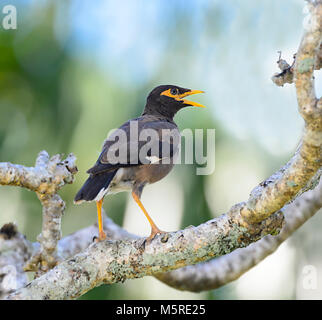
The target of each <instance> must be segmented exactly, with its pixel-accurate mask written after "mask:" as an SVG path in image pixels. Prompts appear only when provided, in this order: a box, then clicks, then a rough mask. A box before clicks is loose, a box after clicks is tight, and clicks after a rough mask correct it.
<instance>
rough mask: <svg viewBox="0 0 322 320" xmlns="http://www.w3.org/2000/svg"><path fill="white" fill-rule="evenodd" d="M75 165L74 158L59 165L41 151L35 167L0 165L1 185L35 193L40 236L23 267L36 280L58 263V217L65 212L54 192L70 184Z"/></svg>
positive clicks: (70, 156) (54, 157)
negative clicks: (39, 212) (36, 248)
mask: <svg viewBox="0 0 322 320" xmlns="http://www.w3.org/2000/svg"><path fill="white" fill-rule="evenodd" d="M75 161H76V158H75V156H74V155H73V154H70V155H69V156H68V157H67V158H66V159H65V160H64V161H62V159H61V156H60V155H55V156H53V157H52V158H49V155H48V153H47V152H46V151H41V152H40V153H39V154H38V157H37V160H36V164H35V167H25V166H21V165H16V164H11V163H0V185H11V186H19V187H24V188H27V189H29V190H32V191H35V192H36V194H37V196H38V198H39V200H40V202H41V204H42V212H43V224H42V233H41V234H40V235H39V236H38V238H37V239H38V241H39V242H40V247H39V251H38V252H37V253H35V254H34V255H33V256H32V257H31V259H30V260H29V261H28V262H27V264H26V266H25V270H26V271H36V272H37V276H38V275H40V274H43V273H45V272H47V271H48V270H49V269H51V268H52V267H53V266H55V265H56V263H57V256H56V246H57V242H58V240H59V239H60V238H61V217H62V215H63V213H64V209H65V203H64V201H63V200H62V199H61V198H60V196H59V195H58V194H57V192H58V190H59V189H60V188H61V187H62V186H64V185H65V184H66V183H72V182H73V179H74V174H75V173H76V172H77V167H76V165H75Z"/></svg>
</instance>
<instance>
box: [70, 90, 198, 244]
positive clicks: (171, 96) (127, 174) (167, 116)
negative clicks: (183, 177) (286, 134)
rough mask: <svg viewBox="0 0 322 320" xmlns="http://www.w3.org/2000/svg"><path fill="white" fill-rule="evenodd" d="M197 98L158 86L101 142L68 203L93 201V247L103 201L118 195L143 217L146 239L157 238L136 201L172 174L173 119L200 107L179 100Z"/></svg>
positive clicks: (175, 135)
mask: <svg viewBox="0 0 322 320" xmlns="http://www.w3.org/2000/svg"><path fill="white" fill-rule="evenodd" d="M202 92H203V91H200V90H190V89H185V88H181V87H178V86H174V85H161V86H158V87H156V88H154V89H153V90H152V91H151V92H150V94H149V95H148V98H147V101H146V105H145V108H144V111H143V113H142V115H141V116H140V117H138V118H135V119H132V120H129V121H127V122H125V123H124V124H123V125H122V126H121V127H119V128H118V129H117V130H116V131H114V132H113V133H112V134H111V135H110V136H109V137H108V138H107V139H106V140H105V141H104V144H103V148H102V152H101V154H100V156H99V157H98V160H97V161H96V163H95V165H94V166H93V167H92V168H90V169H89V170H88V171H87V173H89V178H88V179H87V180H86V182H85V183H84V185H83V186H82V188H81V189H80V190H79V191H78V193H77V194H76V196H75V199H74V202H75V203H81V202H83V201H96V204H97V214H98V228H99V237H98V240H99V241H100V240H104V239H105V238H106V234H105V232H104V231H103V221H102V203H103V199H104V196H105V195H107V194H114V193H117V192H121V191H132V196H133V199H134V200H135V202H136V203H137V204H138V205H139V207H140V208H141V209H142V211H143V213H144V214H145V216H146V217H147V219H148V221H149V223H150V225H151V234H150V236H149V238H148V239H152V238H154V236H155V235H156V234H158V233H163V231H161V230H160V229H159V228H158V227H157V226H156V224H155V223H154V222H153V220H152V218H151V217H150V216H149V214H148V213H147V211H146V209H145V208H144V206H143V204H142V202H141V201H140V197H141V194H142V191H143V188H144V187H145V186H146V185H147V184H150V183H154V182H156V181H159V180H161V179H162V178H164V177H165V176H166V175H167V174H168V173H169V172H170V171H171V169H172V168H173V165H174V161H173V160H174V157H175V155H176V154H177V153H178V150H179V144H180V133H179V130H178V127H177V125H176V124H175V122H174V120H173V117H174V115H175V114H176V113H177V111H179V110H180V109H182V108H184V107H187V106H196V107H204V106H203V105H201V104H199V103H196V102H192V101H188V100H185V99H184V98H185V97H187V96H189V95H192V94H196V93H202ZM133 128H134V129H133ZM135 131H136V132H135ZM152 133H154V135H153V134H152ZM141 136H143V138H142V137H141ZM147 136H148V137H149V138H150V139H148V138H147ZM178 137H179V141H178V139H176V138H178ZM140 138H141V139H140ZM141 140H142V141H141ZM174 140H176V141H174Z"/></svg>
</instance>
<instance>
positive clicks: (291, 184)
mask: <svg viewBox="0 0 322 320" xmlns="http://www.w3.org/2000/svg"><path fill="white" fill-rule="evenodd" d="M287 185H288V186H289V187H290V188H293V187H297V186H298V184H297V183H295V182H294V181H292V180H290V181H287Z"/></svg>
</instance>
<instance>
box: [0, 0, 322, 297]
mask: <svg viewBox="0 0 322 320" xmlns="http://www.w3.org/2000/svg"><path fill="white" fill-rule="evenodd" d="M304 3H305V2H304V1H303V0H289V1H280V0H270V1H256V0H243V1H241V0H227V1H219V0H218V1H206V0H200V1H192V0H191V1H187V0H182V1H178V0H176V1H171V3H170V2H168V1H162V0H158V1H147V0H145V1H143V0H142V1H137V0H136V1H133V0H123V1H122V2H120V1H80V0H69V1H67V0H61V1H59V0H58V1H57V0H55V1H54V0H52V1H49V0H48V1H45V0H43V1H40V0H38V1H36V0H35V1H30V0H29V1H28V0H21V1H16V0H8V1H1V2H0V9H1V11H0V161H1V162H6V161H9V162H12V163H18V164H23V165H26V166H33V165H34V161H35V159H36V156H37V154H38V152H39V151H41V150H43V149H45V150H47V151H48V152H49V153H50V155H54V154H57V153H63V154H65V155H67V154H68V153H70V152H73V153H74V154H75V155H76V156H77V158H78V161H77V163H78V168H79V173H78V174H77V176H76V181H75V183H74V184H72V185H67V186H65V187H64V188H63V189H62V190H61V192H60V194H61V196H62V198H63V199H64V200H65V202H66V205H67V208H66V212H65V215H64V217H63V223H62V226H63V235H67V234H69V233H72V232H74V231H76V230H79V229H80V228H84V227H86V226H88V225H90V224H93V223H95V222H96V208H95V205H94V204H93V203H91V204H83V205H81V206H75V205H74V204H73V197H74V195H75V193H76V192H77V190H78V189H79V188H80V186H81V185H82V183H83V182H84V180H85V179H86V176H87V175H86V173H85V171H86V170H87V169H88V168H89V167H90V166H92V165H93V164H94V162H95V161H96V159H97V156H98V155H99V153H100V150H101V146H102V142H103V140H104V139H105V138H106V135H107V133H108V132H109V131H110V130H111V129H113V128H117V127H118V126H119V125H120V124H122V123H123V122H125V121H126V120H127V119H129V118H132V117H136V116H138V115H140V113H141V112H142V109H143V107H144V104H145V99H146V96H147V94H148V93H149V91H150V90H151V89H153V88H154V87H155V86H157V85H159V84H176V85H180V86H183V87H187V88H192V89H200V90H204V91H206V94H204V95H203V96H198V97H196V98H195V99H194V100H195V101H198V102H200V103H202V104H204V105H206V106H207V108H206V109H203V110H200V109H198V108H195V109H193V108H187V109H185V110H183V111H181V112H180V113H179V114H178V115H177V116H176V119H175V120H176V122H177V124H178V126H179V127H180V129H181V130H183V129H185V128H192V129H193V128H205V129H206V128H215V129H216V150H215V157H216V169H215V172H214V173H213V174H212V175H209V176H197V175H196V171H195V168H196V167H195V166H194V165H177V166H176V167H175V169H174V170H173V171H172V172H171V173H170V174H169V175H168V176H167V177H166V178H165V179H163V180H162V181H160V182H159V183H157V184H155V185H151V186H149V187H147V188H146V189H145V190H144V193H143V198H142V199H143V200H142V201H143V203H144V204H145V206H146V208H147V209H148V211H149V212H150V213H151V215H152V217H153V218H154V220H155V221H156V223H157V224H158V226H159V227H160V228H161V229H163V230H169V231H170V230H177V229H180V228H184V227H186V226H188V225H198V224H200V223H202V222H204V221H207V220H209V219H211V218H213V217H215V216H218V215H220V214H222V213H224V212H226V211H227V210H229V208H230V207H231V206H232V205H234V204H235V203H238V202H240V201H245V200H246V199H247V198H248V195H249V193H250V191H251V190H252V188H253V187H255V186H256V184H258V183H260V182H261V181H263V180H264V179H265V178H267V177H268V176H269V175H270V174H271V173H273V172H274V171H275V170H277V169H279V167H280V166H281V165H282V164H284V163H285V161H287V160H288V159H289V157H290V155H291V154H292V152H293V151H294V149H295V147H296V145H297V143H298V141H299V138H300V136H301V131H302V127H303V121H302V120H301V118H300V116H299V114H298V112H297V103H296V95H295V89H294V86H292V85H286V86H284V87H282V88H281V87H277V86H275V85H274V84H273V83H272V81H271V80H270V78H271V76H272V75H273V73H274V72H277V71H278V69H277V64H276V61H277V60H278V53H277V52H278V51H282V57H283V58H284V59H286V60H288V61H289V62H292V61H293V60H292V56H293V54H294V53H295V52H296V50H297V47H298V45H299V42H300V38H301V34H302V20H303V17H304V16H303V7H304ZM6 4H12V5H15V6H16V8H17V30H4V28H3V27H2V25H1V20H2V19H3V17H4V16H5V14H3V13H1V12H2V8H3V6H5V5H6ZM321 78H322V77H321V75H319V74H316V88H317V92H318V94H319V95H321V93H322V81H321ZM211 152H214V150H208V153H211ZM160 193H161V194H162V195H163V197H164V199H166V201H164V200H161V199H160V197H159V196H158V195H159V194H160ZM104 208H105V210H106V212H107V214H108V215H109V216H110V217H111V218H112V219H113V220H114V221H115V222H117V223H118V224H120V225H123V226H124V228H125V229H127V230H128V231H130V232H133V233H136V234H139V235H144V236H146V235H148V234H149V224H148V222H147V220H146V219H145V217H144V216H143V214H142V213H141V212H140V209H139V208H138V207H137V206H136V204H135V203H134V202H133V200H132V199H131V198H130V196H129V194H125V193H122V194H117V195H115V196H111V197H108V198H107V199H106V200H105V202H104ZM9 221H14V222H16V223H17V225H18V227H19V230H20V231H21V232H23V233H24V234H25V235H26V236H27V238H28V239H29V240H32V241H35V240H36V236H37V235H38V234H39V233H40V230H41V207H40V203H39V201H38V199H37V197H36V195H35V194H34V193H33V192H29V191H27V190H24V189H19V188H14V187H2V186H0V225H2V224H3V223H6V222H9ZM321 227H322V217H321V216H320V215H319V214H317V215H316V216H315V217H313V218H312V219H311V220H310V221H309V222H307V223H306V224H305V225H304V226H303V227H302V228H301V229H300V230H299V231H297V232H296V233H295V234H294V235H293V236H292V237H291V238H290V239H289V240H288V241H286V242H285V243H284V244H283V245H282V246H281V247H280V248H279V249H278V250H277V251H276V252H275V253H274V254H273V255H272V256H270V257H268V258H267V259H266V260H265V261H263V262H262V263H260V264H259V265H258V266H257V267H255V268H253V269H252V270H251V271H249V272H248V273H247V274H245V275H243V276H242V277H241V278H240V279H239V280H237V281H235V282H233V283H231V284H228V285H226V286H224V287H222V288H220V289H218V290H214V291H208V292H202V293H200V294H194V293H189V292H180V291H177V290H174V289H172V288H169V287H167V286H166V285H164V284H162V283H160V282H158V281H157V280H156V279H154V278H152V277H146V278H143V279H138V280H129V281H126V282H125V283H123V284H115V285H111V286H107V285H103V286H101V287H99V288H96V289H94V290H92V291H90V292H89V293H87V294H86V295H84V296H83V297H82V299H172V298H173V299H265V298H266V299H271V298H275V299H294V298H296V299H305V298H315V299H320V298H322V283H321V282H320V283H319V285H318V287H317V289H315V290H305V289H304V288H303V285H302V281H303V276H304V273H303V268H304V267H305V266H307V265H313V266H315V267H316V268H317V271H318V273H320V276H321V273H322V252H321V250H320V243H321V240H322V235H321V233H320V230H321Z"/></svg>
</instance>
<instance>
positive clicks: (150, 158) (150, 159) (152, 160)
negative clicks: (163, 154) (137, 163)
mask: <svg viewBox="0 0 322 320" xmlns="http://www.w3.org/2000/svg"><path fill="white" fill-rule="evenodd" d="M145 159H147V160H149V161H150V163H156V162H159V161H160V160H162V158H159V157H157V156H151V157H145Z"/></svg>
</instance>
